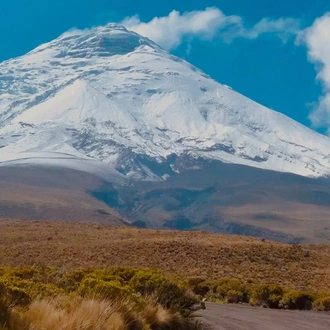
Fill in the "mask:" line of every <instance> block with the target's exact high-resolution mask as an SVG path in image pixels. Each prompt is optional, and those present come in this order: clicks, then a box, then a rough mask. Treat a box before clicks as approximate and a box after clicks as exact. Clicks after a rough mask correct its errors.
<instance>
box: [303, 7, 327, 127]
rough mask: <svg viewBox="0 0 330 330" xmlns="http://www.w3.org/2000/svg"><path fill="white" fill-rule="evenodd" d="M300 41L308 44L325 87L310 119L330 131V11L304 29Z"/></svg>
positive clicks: (312, 59)
mask: <svg viewBox="0 0 330 330" xmlns="http://www.w3.org/2000/svg"><path fill="white" fill-rule="evenodd" d="M298 43H300V44H302V43H303V44H305V45H306V46H307V48H308V57H309V60H310V61H311V62H312V63H315V68H316V70H317V79H318V80H319V81H321V82H322V84H323V87H324V94H323V96H321V98H320V99H319V102H318V103H317V105H316V107H315V108H314V110H313V111H312V113H311V114H310V119H311V121H312V123H313V124H314V125H315V126H317V127H326V128H328V133H330V13H327V14H325V15H324V16H323V17H320V18H318V19H317V20H316V21H315V22H314V23H313V25H312V26H311V27H309V28H307V29H305V30H304V31H302V32H301V33H300V35H299V36H298Z"/></svg>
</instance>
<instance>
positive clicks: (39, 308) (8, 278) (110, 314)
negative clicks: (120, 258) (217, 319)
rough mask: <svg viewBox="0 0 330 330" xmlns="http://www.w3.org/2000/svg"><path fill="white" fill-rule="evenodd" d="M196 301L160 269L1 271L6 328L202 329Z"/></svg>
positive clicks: (1, 320)
mask: <svg viewBox="0 0 330 330" xmlns="http://www.w3.org/2000/svg"><path fill="white" fill-rule="evenodd" d="M196 303H198V299H197V297H196V296H195V295H194V294H192V293H191V292H190V290H189V289H188V288H187V287H184V286H183V284H182V283H178V282H177V281H174V280H172V279H170V278H168V277H166V276H165V275H164V274H163V273H161V272H159V271H156V270H139V269H130V268H114V269H108V270H105V269H103V270H101V269H86V270H75V271H71V272H69V273H62V272H60V271H58V270H55V269H48V268H42V267H23V268H2V269H0V329H6V330H7V329H8V330H23V329H28V330H44V329H49V330H73V329H77V330H91V329H100V330H102V329H104V330H117V329H120V330H126V329H127V330H140V329H141V330H148V329H155V330H157V329H160V330H166V329H173V330H174V329H177V330H181V329H182V330H185V329H187V330H188V329H198V327H199V325H198V324H197V323H196V322H195V321H194V320H193V319H192V318H191V313H192V311H191V308H192V307H193V306H194V305H195V304H196ZM1 327H2V328H1Z"/></svg>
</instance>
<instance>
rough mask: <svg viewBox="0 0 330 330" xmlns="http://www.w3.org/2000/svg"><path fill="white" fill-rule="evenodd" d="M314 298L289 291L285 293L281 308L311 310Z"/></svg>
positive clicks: (306, 294)
mask: <svg viewBox="0 0 330 330" xmlns="http://www.w3.org/2000/svg"><path fill="white" fill-rule="evenodd" d="M312 301H313V297H312V296H311V295H310V294H308V293H305V292H301V291H289V292H286V293H284V295H283V297H282V299H281V301H280V302H279V306H280V307H281V308H284V309H300V310H305V309H311V308H312Z"/></svg>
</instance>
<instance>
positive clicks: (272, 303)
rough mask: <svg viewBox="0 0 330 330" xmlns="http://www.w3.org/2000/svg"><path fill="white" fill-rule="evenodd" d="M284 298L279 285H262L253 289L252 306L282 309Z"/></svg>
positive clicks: (251, 294)
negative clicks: (281, 303)
mask: <svg viewBox="0 0 330 330" xmlns="http://www.w3.org/2000/svg"><path fill="white" fill-rule="evenodd" d="M282 296H283V289H282V288H281V287H279V286H278V285H274V284H270V285H260V286H255V287H253V288H252V289H251V293H250V301H249V303H250V304H251V305H256V306H264V307H268V308H280V301H281V299H282Z"/></svg>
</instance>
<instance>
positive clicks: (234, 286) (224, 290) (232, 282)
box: [213, 278, 248, 302]
mask: <svg viewBox="0 0 330 330" xmlns="http://www.w3.org/2000/svg"><path fill="white" fill-rule="evenodd" d="M213 292H214V293H215V297H216V299H220V300H222V301H227V302H236V301H237V302H247V301H248V289H247V287H246V285H245V284H244V283H242V282H241V281H239V280H236V279H229V278H223V279H221V280H220V281H218V282H216V283H215V284H214V286H213Z"/></svg>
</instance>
